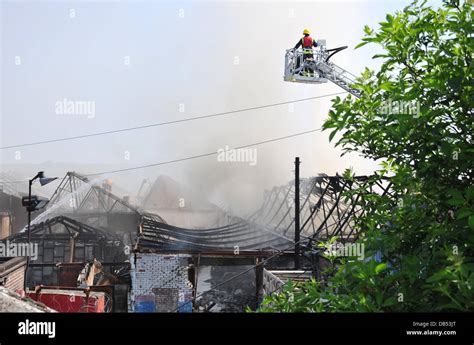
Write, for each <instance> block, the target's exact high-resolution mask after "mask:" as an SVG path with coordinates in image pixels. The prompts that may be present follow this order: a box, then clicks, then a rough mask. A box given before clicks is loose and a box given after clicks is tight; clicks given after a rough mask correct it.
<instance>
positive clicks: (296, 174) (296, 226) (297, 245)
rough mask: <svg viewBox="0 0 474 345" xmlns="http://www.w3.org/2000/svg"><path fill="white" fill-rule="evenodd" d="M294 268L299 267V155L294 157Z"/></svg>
mask: <svg viewBox="0 0 474 345" xmlns="http://www.w3.org/2000/svg"><path fill="white" fill-rule="evenodd" d="M295 268H296V269H299V268H300V157H296V158H295Z"/></svg>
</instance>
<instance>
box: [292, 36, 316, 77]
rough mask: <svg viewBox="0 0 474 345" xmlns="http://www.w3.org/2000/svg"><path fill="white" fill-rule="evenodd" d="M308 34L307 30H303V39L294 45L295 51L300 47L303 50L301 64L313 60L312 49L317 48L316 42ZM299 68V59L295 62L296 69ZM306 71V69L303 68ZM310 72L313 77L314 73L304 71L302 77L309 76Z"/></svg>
mask: <svg viewBox="0 0 474 345" xmlns="http://www.w3.org/2000/svg"><path fill="white" fill-rule="evenodd" d="M310 34H311V33H310V32H309V30H308V29H304V30H303V37H302V38H301V39H300V40H299V41H298V42H297V43H296V45H295V50H296V49H298V48H299V47H300V46H301V47H302V48H303V62H305V61H306V60H307V59H311V60H313V59H314V56H313V47H317V46H318V44H317V43H316V41H315V40H314V39H313V38H312V37H311V36H310ZM299 67H300V59H298V61H297V62H296V68H299ZM305 69H306V68H305ZM310 72H311V74H312V75H314V71H312V70H311V71H307V70H305V71H304V73H303V75H306V76H310Z"/></svg>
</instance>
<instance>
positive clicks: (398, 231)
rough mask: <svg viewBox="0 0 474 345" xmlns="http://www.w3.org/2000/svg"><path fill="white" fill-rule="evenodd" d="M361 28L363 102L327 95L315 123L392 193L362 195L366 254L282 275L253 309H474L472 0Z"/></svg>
mask: <svg viewBox="0 0 474 345" xmlns="http://www.w3.org/2000/svg"><path fill="white" fill-rule="evenodd" d="M364 31H365V37H364V38H363V39H362V43H361V44H359V46H363V45H365V44H376V45H379V46H380V47H381V48H382V50H383V54H378V55H376V56H374V58H376V59H382V65H381V67H380V69H379V70H378V71H377V72H375V71H371V70H368V69H366V71H365V72H364V73H363V74H362V75H361V77H360V78H359V80H358V83H357V84H356V85H355V86H356V87H357V88H359V89H360V90H362V92H363V95H362V97H361V98H360V99H354V98H353V97H351V96H348V97H346V98H344V99H341V98H339V97H337V98H336V99H334V100H333V104H332V108H331V110H330V112H329V117H328V118H327V120H326V121H325V124H324V129H325V130H329V131H330V140H334V138H338V139H337V142H336V145H337V146H340V147H341V148H342V151H343V154H345V153H348V152H358V153H360V154H361V155H363V156H364V157H367V158H370V159H374V160H377V161H379V162H381V170H379V171H378V172H377V174H376V175H375V176H373V177H371V179H370V180H369V181H368V182H367V183H368V184H369V185H370V184H373V183H375V182H376V181H382V180H383V179H389V180H390V182H391V183H392V185H391V191H392V193H390V194H386V195H378V194H366V195H365V197H364V200H363V202H364V207H365V211H366V212H365V213H364V215H363V216H361V217H359V218H357V219H356V227H357V228H358V230H359V231H360V232H361V233H362V234H363V235H361V238H360V241H363V242H364V243H365V248H366V253H365V256H366V258H367V259H366V260H364V261H357V260H352V261H351V260H347V259H346V260H344V259H343V260H341V261H340V262H339V263H338V264H335V266H334V269H335V270H336V273H335V274H334V275H332V277H331V278H330V279H329V280H328V281H326V282H325V283H318V282H316V281H314V280H313V281H310V282H306V283H302V284H295V283H292V282H290V283H289V284H287V285H286V286H285V287H284V288H283V291H282V292H281V293H278V294H272V295H271V296H267V297H266V298H265V300H264V302H263V305H262V307H261V308H260V311H450V310H457V311H468V310H470V311H472V310H474V248H473V247H474V246H473V244H474V186H473V183H472V182H473V162H474V147H473V145H472V139H473V130H474V126H473V101H472V98H473V89H474V86H473V80H474V78H473V67H472V54H473V45H474V43H473V42H474V40H473V32H474V30H473V25H472V5H471V4H470V3H469V2H467V1H466V2H463V3H461V2H460V1H455V0H453V1H445V2H443V5H442V6H441V8H439V9H433V8H431V7H430V6H428V5H427V4H426V1H423V2H419V1H415V2H414V3H413V4H411V5H410V6H408V7H406V8H404V9H403V10H402V11H399V12H397V13H395V14H394V15H391V14H388V15H387V16H386V20H385V21H384V22H382V23H380V27H379V28H378V29H377V30H373V29H371V28H369V27H365V28H364ZM346 177H347V178H348V179H350V174H346ZM355 192H357V191H355ZM290 297H291V299H290ZM290 301H291V302H290Z"/></svg>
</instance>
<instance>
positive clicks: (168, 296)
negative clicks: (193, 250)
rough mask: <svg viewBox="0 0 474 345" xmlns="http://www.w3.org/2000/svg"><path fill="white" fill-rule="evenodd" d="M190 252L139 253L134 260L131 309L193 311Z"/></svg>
mask: <svg viewBox="0 0 474 345" xmlns="http://www.w3.org/2000/svg"><path fill="white" fill-rule="evenodd" d="M189 257H190V256H189V255H183V254H176V255H165V254H152V253H136V254H134V256H133V257H132V259H131V277H132V289H131V293H130V306H129V309H130V311H131V312H142V311H148V312H149V311H155V312H171V311H176V310H179V311H181V312H190V311H191V307H192V303H191V302H189V303H186V302H188V301H190V300H191V298H192V284H191V283H190V282H189V280H188V259H189Z"/></svg>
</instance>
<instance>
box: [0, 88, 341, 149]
mask: <svg viewBox="0 0 474 345" xmlns="http://www.w3.org/2000/svg"><path fill="white" fill-rule="evenodd" d="M344 93H347V92H345V91H344V92H336V93H331V94H327V95H321V96H314V97H308V98H301V99H296V100H293V101H285V102H279V103H272V104H266V105H261V106H256V107H251V108H242V109H237V110H231V111H226V112H221V113H215V114H208V115H202V116H195V117H188V118H185V119H180V120H173V121H165V122H158V123H152V124H148V125H143V126H137V127H128V128H122V129H115V130H110V131H104V132H97V133H90V134H83V135H76V136H72V137H64V138H57V139H49V140H43V141H35V142H31V143H23V144H16V145H8V146H2V147H0V150H6V149H12V148H18V147H26V146H35V145H42V144H49V143H55V142H61V141H69V140H77V139H84V138H90V137H96V136H101V135H108V134H114V133H122V132H128V131H135V130H139V129H145V128H151V127H160V126H166V125H171V124H175V123H181V122H189V121H195V120H202V119H206V118H212V117H219V116H225V115H232V114H237V113H242V112H246V111H251V110H258V109H264V108H270V107H276V106H280V105H284V104H291V103H299V102H305V101H309V100H313V99H318V98H324V97H331V96H337V95H340V94H344Z"/></svg>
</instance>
